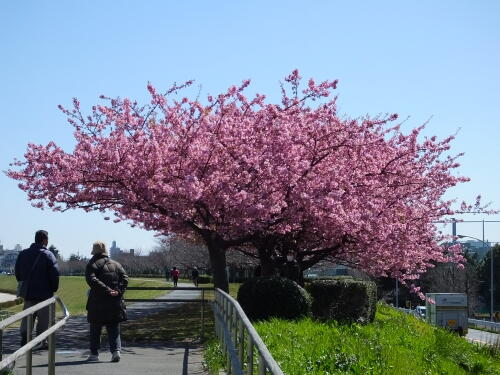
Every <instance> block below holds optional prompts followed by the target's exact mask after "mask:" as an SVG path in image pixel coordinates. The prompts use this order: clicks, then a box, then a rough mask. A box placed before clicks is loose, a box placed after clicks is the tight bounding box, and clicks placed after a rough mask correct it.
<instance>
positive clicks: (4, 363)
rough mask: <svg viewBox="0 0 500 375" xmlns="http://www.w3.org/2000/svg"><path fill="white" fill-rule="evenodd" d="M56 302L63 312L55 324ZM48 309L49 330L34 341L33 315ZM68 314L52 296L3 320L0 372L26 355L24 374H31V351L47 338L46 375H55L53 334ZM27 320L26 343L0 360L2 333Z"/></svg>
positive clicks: (56, 297) (0, 330)
mask: <svg viewBox="0 0 500 375" xmlns="http://www.w3.org/2000/svg"><path fill="white" fill-rule="evenodd" d="M56 302H57V303H58V304H59V306H60V307H61V310H62V312H63V318H62V319H61V320H59V321H58V322H57V323H56V322H55V320H56V309H55V304H56ZM47 306H48V307H49V328H48V329H47V330H46V331H44V332H42V333H41V334H40V335H39V336H37V337H36V338H35V339H32V328H33V314H35V313H36V312H37V311H39V310H41V309H43V308H44V307H47ZM69 316H70V314H69V311H68V309H67V307H66V305H65V304H64V302H63V301H62V300H61V298H59V296H54V297H52V298H49V299H47V300H45V301H43V302H40V303H38V304H36V305H34V306H32V307H30V308H28V309H26V310H23V311H21V312H19V313H17V314H15V315H13V316H11V317H9V318H7V319H5V320H2V321H1V322H0V361H1V362H0V370H3V369H5V368H7V367H8V366H9V365H11V364H13V363H14V362H15V361H16V360H17V359H18V358H19V357H21V356H23V355H25V354H26V374H27V375H31V373H32V354H33V353H32V351H33V348H34V347H35V346H36V345H38V344H40V343H41V342H42V341H44V340H45V339H47V338H48V341H49V350H48V374H49V375H54V374H55V358H56V343H55V332H56V331H57V330H58V329H59V328H61V327H62V326H64V325H65V324H66V321H67V320H68V318H69ZM23 318H27V320H28V322H27V325H26V326H27V343H26V344H25V345H24V346H22V347H21V348H19V349H18V350H17V351H15V352H14V353H12V354H10V355H9V356H8V357H7V358H6V359H4V360H2V348H3V331H4V329H5V328H6V327H8V326H9V325H11V324H13V323H15V322H17V321H19V320H21V319H23Z"/></svg>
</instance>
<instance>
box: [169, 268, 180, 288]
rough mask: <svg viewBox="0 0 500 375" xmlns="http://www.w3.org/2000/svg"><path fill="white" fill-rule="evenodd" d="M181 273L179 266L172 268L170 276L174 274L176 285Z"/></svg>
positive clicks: (173, 278)
mask: <svg viewBox="0 0 500 375" xmlns="http://www.w3.org/2000/svg"><path fill="white" fill-rule="evenodd" d="M179 273H180V272H179V270H178V269H177V267H174V268H172V271H170V276H172V280H174V286H177V281H179Z"/></svg>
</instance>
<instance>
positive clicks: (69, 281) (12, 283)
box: [0, 275, 172, 315]
mask: <svg viewBox="0 0 500 375" xmlns="http://www.w3.org/2000/svg"><path fill="white" fill-rule="evenodd" d="M16 286H17V282H16V279H15V277H14V276H7V275H0V292H2V291H3V292H8V293H9V292H10V293H15V291H16ZM129 286H134V287H138V286H142V287H146V286H172V285H171V284H170V283H169V284H167V283H166V282H165V281H164V280H163V279H157V280H155V279H139V278H130V279H129ZM88 289H89V287H88V285H87V283H86V282H85V278H84V277H82V276H61V278H60V280H59V290H58V291H57V293H56V294H57V295H58V296H59V297H61V299H62V300H63V302H64V303H65V305H66V306H67V308H68V310H69V312H70V314H71V315H83V314H86V313H87V312H86V310H85V304H86V303H87V290H88ZM165 292H166V291H162V290H151V291H150V290H129V291H127V292H126V293H125V297H126V298H155V297H157V296H159V295H161V294H163V293H165ZM6 310H7V311H8V312H10V313H17V312H19V311H21V310H22V305H18V306H14V307H10V308H8V309H6Z"/></svg>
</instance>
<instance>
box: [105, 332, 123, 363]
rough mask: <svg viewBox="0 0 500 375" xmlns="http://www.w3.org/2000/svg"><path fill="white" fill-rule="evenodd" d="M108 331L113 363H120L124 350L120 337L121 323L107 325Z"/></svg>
mask: <svg viewBox="0 0 500 375" xmlns="http://www.w3.org/2000/svg"><path fill="white" fill-rule="evenodd" d="M106 330H107V331H108V341H109V351H110V352H111V361H112V362H119V361H120V357H121V356H120V351H121V350H122V341H121V337H120V323H108V324H106Z"/></svg>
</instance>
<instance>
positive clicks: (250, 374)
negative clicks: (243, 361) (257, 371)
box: [247, 335, 253, 375]
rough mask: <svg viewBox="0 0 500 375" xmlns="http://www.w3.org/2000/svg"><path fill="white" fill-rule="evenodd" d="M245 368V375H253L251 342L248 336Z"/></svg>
mask: <svg viewBox="0 0 500 375" xmlns="http://www.w3.org/2000/svg"><path fill="white" fill-rule="evenodd" d="M247 366H248V367H247V375H253V342H252V338H251V337H250V335H248V347H247Z"/></svg>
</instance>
